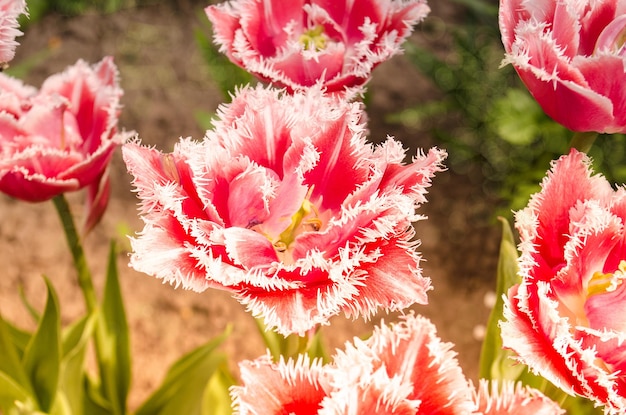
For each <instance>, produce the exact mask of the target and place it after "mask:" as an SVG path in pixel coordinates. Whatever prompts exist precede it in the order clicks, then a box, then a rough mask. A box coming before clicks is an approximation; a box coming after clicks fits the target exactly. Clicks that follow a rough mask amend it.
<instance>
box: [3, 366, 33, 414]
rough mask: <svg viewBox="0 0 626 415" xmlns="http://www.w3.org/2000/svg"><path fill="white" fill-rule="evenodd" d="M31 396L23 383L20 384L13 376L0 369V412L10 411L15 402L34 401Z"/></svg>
mask: <svg viewBox="0 0 626 415" xmlns="http://www.w3.org/2000/svg"><path fill="white" fill-rule="evenodd" d="M33 400H34V397H32V396H31V394H30V392H28V391H27V390H26V389H25V388H24V387H23V386H22V385H20V384H18V383H17V382H16V381H15V380H14V379H13V378H12V377H11V376H9V375H7V374H6V373H4V372H2V371H0V413H9V409H10V408H13V407H14V406H15V402H16V401H17V402H32V401H33Z"/></svg>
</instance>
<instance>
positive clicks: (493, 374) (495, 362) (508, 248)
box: [480, 218, 524, 380]
mask: <svg viewBox="0 0 626 415" xmlns="http://www.w3.org/2000/svg"><path fill="white" fill-rule="evenodd" d="M499 219H500V221H501V222H502V242H501V244H500V257H499V258H498V271H497V272H498V275H497V284H496V304H495V306H494V308H493V310H491V315H490V317H489V322H488V325H487V334H486V336H485V340H484V341H483V348H482V351H481V356H480V377H481V378H484V379H512V380H515V379H517V378H518V377H519V376H520V375H521V372H522V371H523V370H524V366H523V365H519V364H517V365H516V364H515V362H514V361H513V360H511V359H510V356H511V355H512V354H511V352H510V351H509V350H503V349H502V338H501V337H500V327H499V326H498V322H499V321H500V320H502V314H503V310H504V300H503V298H502V297H503V296H504V295H506V293H507V291H508V290H509V288H511V287H512V286H513V285H515V284H517V283H519V281H520V279H519V276H518V273H517V272H518V267H517V249H516V246H515V241H514V238H513V232H512V231H511V226H510V225H509V222H508V221H507V220H506V219H504V218H499Z"/></svg>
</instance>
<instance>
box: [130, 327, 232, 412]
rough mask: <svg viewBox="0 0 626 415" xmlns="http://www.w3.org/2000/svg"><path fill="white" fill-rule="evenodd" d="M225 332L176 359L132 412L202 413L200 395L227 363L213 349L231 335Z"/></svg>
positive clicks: (223, 356)
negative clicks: (214, 375) (148, 394)
mask: <svg viewBox="0 0 626 415" xmlns="http://www.w3.org/2000/svg"><path fill="white" fill-rule="evenodd" d="M230 332H231V327H230V326H229V327H228V328H227V329H226V330H225V331H224V333H222V334H221V335H220V336H218V337H216V338H214V339H212V340H211V341H209V342H208V343H206V344H204V345H202V346H200V347H198V348H196V349H195V350H193V351H191V352H190V353H188V354H186V355H185V356H183V357H182V358H180V359H179V360H178V361H177V362H175V363H174V364H173V365H172V366H171V367H170V369H169V370H168V372H167V374H166V375H165V379H164V380H163V383H162V384H161V386H160V387H159V388H158V389H157V390H156V391H155V392H154V393H153V394H152V395H151V396H150V397H149V398H148V400H147V401H146V402H144V404H143V405H142V406H141V407H140V408H139V409H138V410H137V412H136V414H135V415H157V414H159V415H178V414H185V415H201V414H202V407H203V406H204V405H203V396H204V393H205V389H206V387H207V385H208V383H209V380H210V379H211V377H212V376H213V374H214V373H216V371H217V370H219V368H220V367H222V365H225V364H226V362H227V357H226V356H225V355H224V354H223V353H216V352H215V349H216V348H217V347H218V346H219V345H220V344H222V343H223V342H224V340H225V339H226V338H227V337H228V336H229V335H230Z"/></svg>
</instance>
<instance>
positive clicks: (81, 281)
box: [52, 194, 98, 313]
mask: <svg viewBox="0 0 626 415" xmlns="http://www.w3.org/2000/svg"><path fill="white" fill-rule="evenodd" d="M52 201H53V202H54V207H55V208H56V210H57V213H58V214H59V218H60V219H61V222H62V224H63V230H64V231H65V237H66V239H67V244H68V245H69V248H70V251H71V252H72V258H73V259H74V267H75V268H76V271H77V272H78V285H79V286H80V289H81V291H82V292H83V298H84V299H85V306H86V307H87V311H88V312H89V313H92V312H93V311H94V310H95V309H96V308H97V305H98V303H97V300H96V293H95V290H94V287H93V281H92V278H91V272H90V271H89V267H88V266H87V259H86V257H85V251H84V250H83V246H82V244H81V240H80V235H79V234H78V232H77V231H76V226H75V224H74V219H73V218H72V213H71V212H70V206H69V204H68V203H67V199H66V198H65V196H64V195H63V194H60V195H58V196H55V197H54V198H53V199H52Z"/></svg>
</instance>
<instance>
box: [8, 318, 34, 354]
mask: <svg viewBox="0 0 626 415" xmlns="http://www.w3.org/2000/svg"><path fill="white" fill-rule="evenodd" d="M4 324H5V327H6V329H7V332H8V333H9V335H10V337H11V340H12V341H13V345H14V346H15V349H16V350H17V354H18V356H19V357H20V360H21V359H22V358H23V356H24V351H25V350H26V346H28V343H29V342H30V338H31V337H32V336H33V333H29V332H27V331H26V330H22V329H20V328H18V327H15V326H14V325H12V324H11V323H9V322H8V321H5V322H4Z"/></svg>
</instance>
